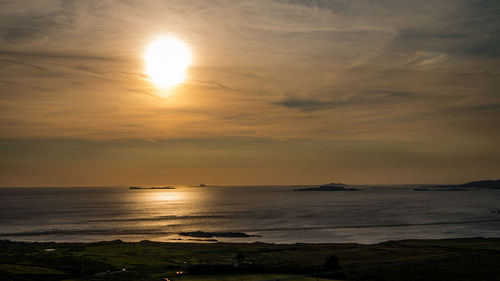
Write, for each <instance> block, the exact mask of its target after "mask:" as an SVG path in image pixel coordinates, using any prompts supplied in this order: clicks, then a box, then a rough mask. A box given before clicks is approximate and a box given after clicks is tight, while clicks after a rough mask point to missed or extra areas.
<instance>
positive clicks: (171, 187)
mask: <svg viewBox="0 0 500 281" xmlns="http://www.w3.org/2000/svg"><path fill="white" fill-rule="evenodd" d="M128 189H175V187H173V186H131V187H129V188H128Z"/></svg>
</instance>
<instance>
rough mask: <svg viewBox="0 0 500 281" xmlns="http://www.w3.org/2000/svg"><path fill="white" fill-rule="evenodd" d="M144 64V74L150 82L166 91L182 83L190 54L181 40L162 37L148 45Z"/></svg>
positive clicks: (189, 60)
mask: <svg viewBox="0 0 500 281" xmlns="http://www.w3.org/2000/svg"><path fill="white" fill-rule="evenodd" d="M144 62H145V70H144V73H145V74H146V75H147V76H149V79H150V81H151V82H152V83H153V84H155V85H156V86H157V87H159V88H161V89H168V88H171V87H173V86H175V85H177V84H179V83H181V82H182V81H184V78H185V77H186V70H187V68H188V67H189V64H190V63H191V53H190V51H189V48H188V47H187V46H186V44H185V43H184V42H182V41H181V40H179V39H177V38H175V37H172V36H163V37H159V38H157V39H156V40H155V41H153V42H152V43H151V44H149V45H148V47H147V48H146V51H145V53H144Z"/></svg>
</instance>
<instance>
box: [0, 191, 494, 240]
mask: <svg viewBox="0 0 500 281" xmlns="http://www.w3.org/2000/svg"><path fill="white" fill-rule="evenodd" d="M359 188H361V189H363V191H359V192H294V191H293V189H294V187H292V186H246V187H236V186H234V187H229V186H227V187H178V188H177V189H173V190H129V189H128V188H127V187H68V188H63V187H57V188H0V239H10V240H17V241H56V242H91V241H102V240H114V239H121V240H124V241H140V240H146V239H147V240H153V241H173V242H192V241H193V240H190V239H192V238H190V237H186V236H180V235H179V233H180V232H186V231H205V232H245V233H247V234H251V235H257V236H255V237H247V238H234V237H233V238H230V237H226V238H221V237H217V238H215V239H217V240H218V241H225V242H254V241H262V242H272V243H322V242H329V243H344V242H356V243H377V242H381V241H387V240H399V239H423V238H459V237H500V213H498V212H496V210H500V190H471V191H446V192H416V191H413V188H411V187H405V186H401V187H397V186H391V187H374V186H362V187H359Z"/></svg>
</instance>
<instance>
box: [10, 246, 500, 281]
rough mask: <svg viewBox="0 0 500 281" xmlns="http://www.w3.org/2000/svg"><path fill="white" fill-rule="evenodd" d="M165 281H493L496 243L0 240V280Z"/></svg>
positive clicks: (498, 255) (498, 272)
mask: <svg viewBox="0 0 500 281" xmlns="http://www.w3.org/2000/svg"><path fill="white" fill-rule="evenodd" d="M327 260H328V262H327ZM167 279H168V280H172V281H175V280H177V281H180V280H184V281H201V280H241V281H253V280H255V281H258V280H302V281H306V280H307V281H314V280H332V279H338V280H500V239H485V238H471V239H447V240H404V241H389V242H385V243H379V244H373V245H361V244H265V243H241V244H233V243H210V244H196V243H161V242H150V241H143V242H138V243H124V242H121V241H110V242H99V243H23V242H9V241H0V280H158V281H159V280H163V281H165V280H167Z"/></svg>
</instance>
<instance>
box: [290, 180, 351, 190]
mask: <svg viewBox="0 0 500 281" xmlns="http://www.w3.org/2000/svg"><path fill="white" fill-rule="evenodd" d="M293 191H360V189H357V188H352V187H347V185H346V184H343V183H334V182H332V183H328V184H324V185H320V186H319V187H309V188H298V189H294V190H293Z"/></svg>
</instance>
